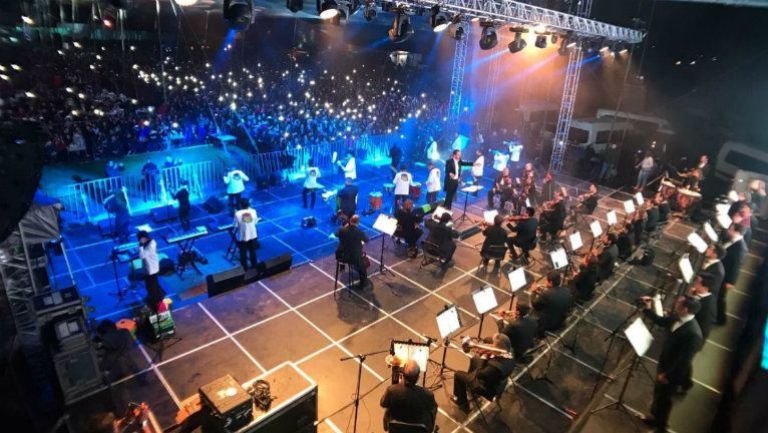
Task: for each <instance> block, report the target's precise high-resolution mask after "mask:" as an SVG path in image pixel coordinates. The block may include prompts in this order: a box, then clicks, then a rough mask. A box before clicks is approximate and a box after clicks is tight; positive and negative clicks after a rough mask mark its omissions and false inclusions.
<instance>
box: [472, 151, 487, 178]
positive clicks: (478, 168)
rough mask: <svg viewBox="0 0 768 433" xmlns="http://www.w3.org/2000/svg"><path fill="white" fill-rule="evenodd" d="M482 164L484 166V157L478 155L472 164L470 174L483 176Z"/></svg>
mask: <svg viewBox="0 0 768 433" xmlns="http://www.w3.org/2000/svg"><path fill="white" fill-rule="evenodd" d="M483 166H485V157H484V156H483V155H480V156H478V157H477V159H476V160H475V162H474V163H473V164H472V176H474V177H483Z"/></svg>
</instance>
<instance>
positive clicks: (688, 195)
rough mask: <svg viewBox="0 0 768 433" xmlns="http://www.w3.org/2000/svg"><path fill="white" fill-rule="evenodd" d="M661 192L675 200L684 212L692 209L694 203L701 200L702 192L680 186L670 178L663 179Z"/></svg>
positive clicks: (669, 198)
mask: <svg viewBox="0 0 768 433" xmlns="http://www.w3.org/2000/svg"><path fill="white" fill-rule="evenodd" d="M659 193H660V194H661V195H662V196H663V197H664V198H665V199H667V200H670V201H672V200H674V201H675V202H676V203H677V206H678V207H679V208H680V211H682V212H685V211H687V210H689V209H691V207H692V206H693V205H695V204H696V203H698V202H699V201H701V194H700V193H699V192H697V191H694V190H691V189H686V188H682V187H678V186H677V185H676V184H675V183H674V182H672V181H671V180H668V179H664V180H662V181H661V185H660V187H659Z"/></svg>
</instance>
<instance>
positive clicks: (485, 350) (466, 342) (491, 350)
mask: <svg viewBox="0 0 768 433" xmlns="http://www.w3.org/2000/svg"><path fill="white" fill-rule="evenodd" d="M461 350H462V351H464V353H469V352H473V353H474V354H475V355H478V356H485V357H487V358H495V357H499V358H508V359H512V354H511V353H509V352H507V351H506V350H504V349H499V348H498V347H496V346H491V345H489V344H483V343H481V342H479V341H478V340H477V339H476V338H472V337H462V338H461Z"/></svg>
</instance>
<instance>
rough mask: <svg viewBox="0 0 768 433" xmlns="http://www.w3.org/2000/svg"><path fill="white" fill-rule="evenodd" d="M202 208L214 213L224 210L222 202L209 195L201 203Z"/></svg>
mask: <svg viewBox="0 0 768 433" xmlns="http://www.w3.org/2000/svg"><path fill="white" fill-rule="evenodd" d="M203 209H205V211H206V212H208V213H209V214H216V213H219V212H221V211H223V210H224V203H222V202H221V200H219V199H218V198H216V197H210V198H208V200H206V201H205V203H203Z"/></svg>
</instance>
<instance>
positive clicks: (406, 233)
mask: <svg viewBox="0 0 768 433" xmlns="http://www.w3.org/2000/svg"><path fill="white" fill-rule="evenodd" d="M421 218H422V212H421V211H419V210H416V209H414V207H413V201H411V200H405V203H403V206H402V207H400V208H398V209H397V210H395V219H397V230H396V231H395V236H397V237H401V238H403V239H404V240H405V244H406V245H407V246H408V253H409V254H411V255H412V256H413V257H416V254H417V253H418V251H417V248H416V241H418V240H419V238H420V237H421V235H422V234H424V231H423V230H422V229H421V228H420V227H419V224H420V223H421Z"/></svg>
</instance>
